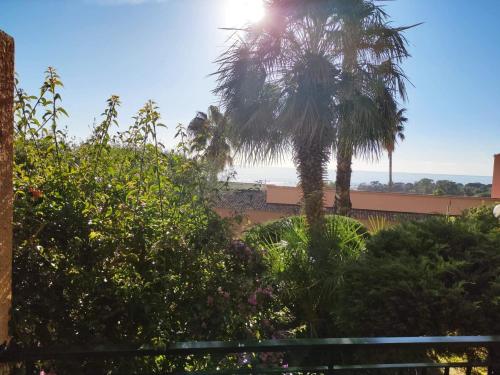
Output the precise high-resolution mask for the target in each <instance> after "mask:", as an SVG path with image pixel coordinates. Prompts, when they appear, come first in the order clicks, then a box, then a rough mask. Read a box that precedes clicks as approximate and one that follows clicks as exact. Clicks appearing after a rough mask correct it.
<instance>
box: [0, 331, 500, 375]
mask: <svg viewBox="0 0 500 375" xmlns="http://www.w3.org/2000/svg"><path fill="white" fill-rule="evenodd" d="M499 348H500V336H445V337H441V336H440V337H373V338H328V339H286V340H261V341H231V342H222V341H205V342H201V341H200V342H176V343H172V344H170V345H167V346H166V347H164V348H153V347H139V348H137V347H123V346H122V347H120V346H115V347H97V348H92V349H88V348H86V349H82V348H79V349H53V350H50V349H36V350H20V349H14V348H7V349H5V350H4V351H2V352H0V363H17V364H20V363H24V364H26V367H29V368H35V367H36V366H35V365H34V364H35V363H36V361H47V360H52V361H58V360H64V361H74V362H75V363H78V362H79V361H85V360H90V359H94V360H104V359H106V360H110V359H113V360H115V361H119V360H120V359H128V360H129V359H130V358H132V357H134V358H139V357H160V356H161V358H163V359H164V360H169V358H176V359H177V367H176V368H175V369H172V370H166V371H165V372H164V373H175V374H200V375H201V374H337V373H351V374H372V373H378V374H384V373H388V374H389V373H390V374H431V373H444V374H450V369H455V368H461V369H463V370H462V372H461V373H463V374H472V373H473V371H475V370H477V369H480V370H481V371H482V372H481V373H486V372H487V373H488V374H491V375H494V374H495V375H496V374H500V361H498V362H497V359H498V358H499V357H498V354H497V353H499V352H498V351H499ZM270 353H274V354H279V355H278V356H275V357H274V359H275V361H274V362H273V361H266V360H264V359H263V357H266V358H269V357H270V356H271V355H270ZM438 353H441V354H440V355H441V357H439V355H438ZM457 353H461V354H460V355H459V356H457ZM447 355H448V357H446V356H447ZM453 355H454V356H453ZM228 356H231V358H232V360H230V361H227V357H228ZM412 356H413V357H412ZM195 357H196V358H205V359H206V358H210V360H209V361H207V360H205V361H201V362H203V365H202V366H201V367H202V368H193V367H191V369H189V370H188V369H186V367H185V366H184V365H179V363H182V361H181V362H179V361H178V360H179V358H181V359H184V360H187V359H188V358H189V359H190V360H191V361H192V360H193V358H195ZM470 357H473V359H470ZM223 358H226V360H224V361H223V360H222V359H223ZM242 358H243V360H242ZM276 358H278V360H276ZM412 358H413V360H411V359H412ZM437 358H441V359H437ZM443 358H455V359H456V358H458V359H456V361H446V360H444V361H443ZM464 358H465V359H464ZM431 359H433V360H431ZM201 362H200V363H201ZM82 363H83V362H82ZM437 370H439V372H435V371H437ZM433 371H434V372H433ZM27 373H29V372H27Z"/></svg>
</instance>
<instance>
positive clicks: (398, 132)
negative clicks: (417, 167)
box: [385, 108, 408, 189]
mask: <svg viewBox="0 0 500 375" xmlns="http://www.w3.org/2000/svg"><path fill="white" fill-rule="evenodd" d="M405 112H406V108H401V109H400V110H399V111H397V112H396V116H395V119H394V122H393V124H392V125H393V128H392V129H393V130H392V132H391V134H390V136H389V138H388V139H387V141H386V143H385V149H386V150H387V154H388V156H389V189H392V186H393V184H394V183H393V181H392V154H393V153H394V148H395V146H396V143H397V142H398V139H399V140H400V141H404V139H405V135H404V130H405V123H406V122H407V121H408V118H407V117H406V116H405Z"/></svg>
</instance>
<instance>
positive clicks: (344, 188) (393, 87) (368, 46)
mask: <svg viewBox="0 0 500 375" xmlns="http://www.w3.org/2000/svg"><path fill="white" fill-rule="evenodd" d="M334 3H335V13H336V23H337V25H338V28H337V29H336V33H335V34H336V38H337V42H336V45H337V46H338V48H339V55H340V56H341V59H342V63H341V66H342V82H343V83H342V91H341V93H340V97H339V107H340V110H339V113H340V116H339V126H338V139H337V178H336V194H335V203H334V209H335V211H336V212H337V213H340V214H349V212H350V210H351V200H350V183H351V174H352V168H351V165H352V158H353V156H357V155H361V156H368V157H373V156H378V155H379V154H380V153H381V151H382V150H383V148H384V139H386V138H387V133H388V132H389V131H390V126H389V125H390V121H389V120H390V118H388V117H387V116H386V114H387V111H380V108H379V107H380V106H379V98H380V97H381V96H384V95H385V94H386V93H390V95H391V96H392V97H393V98H394V100H396V98H397V97H400V98H402V99H403V100H405V98H406V90H405V80H406V77H405V76H404V74H403V72H402V71H401V69H400V66H399V64H400V63H401V62H402V60H403V59H404V58H406V57H408V56H409V53H408V51H407V48H406V45H407V43H406V40H405V38H404V36H403V35H402V34H403V32H404V31H405V30H406V29H408V28H410V27H413V26H409V27H392V26H391V25H390V23H389V21H388V15H387V14H386V13H385V11H384V10H383V8H382V7H380V6H378V5H377V4H376V3H375V2H374V1H368V0H336V1H334ZM414 26H415V25H414Z"/></svg>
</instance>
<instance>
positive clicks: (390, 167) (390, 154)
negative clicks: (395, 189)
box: [388, 151, 393, 190]
mask: <svg viewBox="0 0 500 375" xmlns="http://www.w3.org/2000/svg"><path fill="white" fill-rule="evenodd" d="M388 154H389V190H392V185H393V182H392V151H389V152H388Z"/></svg>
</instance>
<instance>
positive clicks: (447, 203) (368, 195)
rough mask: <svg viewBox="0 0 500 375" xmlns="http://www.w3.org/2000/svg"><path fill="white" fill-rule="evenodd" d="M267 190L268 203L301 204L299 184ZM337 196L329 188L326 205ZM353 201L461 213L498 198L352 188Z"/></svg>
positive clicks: (368, 206) (367, 206)
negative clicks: (379, 191)
mask: <svg viewBox="0 0 500 375" xmlns="http://www.w3.org/2000/svg"><path fill="white" fill-rule="evenodd" d="M499 164H500V162H499ZM499 168H500V165H499ZM499 176H500V175H499ZM499 178H500V177H499ZM266 190H267V203H275V204H298V203H299V202H300V199H301V192H300V189H298V188H296V187H287V186H275V185H267V187H266ZM334 197H335V192H334V190H331V189H329V190H326V192H325V206H326V207H332V206H333V200H334ZM351 201H352V208H354V209H359V210H373V211H389V212H402V213H403V212H404V213H417V214H441V215H446V214H449V215H460V214H461V213H462V211H464V210H465V209H468V208H472V207H478V206H481V205H485V204H486V205H493V204H494V203H495V201H496V200H495V199H492V198H477V197H456V196H434V195H418V194H399V193H376V192H368V191H355V190H353V191H351Z"/></svg>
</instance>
